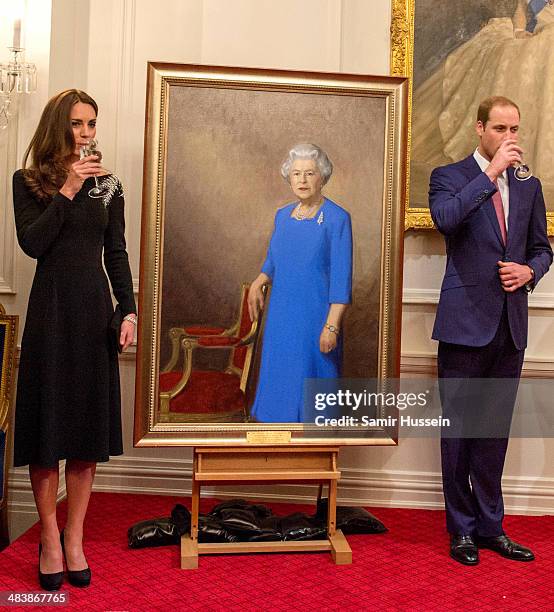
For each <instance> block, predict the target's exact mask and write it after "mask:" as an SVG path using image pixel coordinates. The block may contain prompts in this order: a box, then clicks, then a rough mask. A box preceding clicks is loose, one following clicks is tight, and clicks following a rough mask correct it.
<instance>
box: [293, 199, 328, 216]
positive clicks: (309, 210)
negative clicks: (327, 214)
mask: <svg viewBox="0 0 554 612" xmlns="http://www.w3.org/2000/svg"><path fill="white" fill-rule="evenodd" d="M322 204H323V198H322V199H321V200H320V202H319V204H318V205H317V206H315V207H312V206H307V207H306V209H305V211H302V206H303V205H302V202H298V205H297V206H296V208H295V209H294V212H293V213H292V216H293V217H294V218H295V219H296V220H297V221H304V220H305V219H311V218H313V217H315V215H316V213H317V211H318V209H319V207H320V206H321V205H322Z"/></svg>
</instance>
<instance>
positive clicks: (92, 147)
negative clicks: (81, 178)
mask: <svg viewBox="0 0 554 612" xmlns="http://www.w3.org/2000/svg"><path fill="white" fill-rule="evenodd" d="M97 146H98V141H97V140H94V138H93V139H91V140H89V141H88V143H87V144H86V145H83V146H82V147H81V148H80V149H79V152H80V157H81V159H83V157H87V156H88V155H95V156H96V157H97V158H98V161H99V162H100V161H102V152H101V151H99V150H98V149H97V148H96V147H97ZM94 184H95V186H94V187H93V188H92V189H90V190H89V192H88V194H89V196H90V197H91V198H101V197H102V196H103V195H104V194H105V193H106V188H105V187H103V186H102V185H100V184H99V183H98V177H97V176H95V177H94Z"/></svg>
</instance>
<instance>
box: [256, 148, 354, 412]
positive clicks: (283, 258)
mask: <svg viewBox="0 0 554 612" xmlns="http://www.w3.org/2000/svg"><path fill="white" fill-rule="evenodd" d="M332 172H333V164H332V163H331V161H330V160H329V158H328V157H327V154H326V153H325V151H323V150H322V149H320V148H319V147H317V146H316V145H313V144H298V145H296V146H294V147H293V148H292V149H291V151H290V152H289V154H288V157H287V159H286V160H285V161H284V163H283V165H282V167H281V175H282V176H283V178H284V179H285V180H286V181H287V182H288V183H289V184H290V186H291V189H292V191H293V193H294V195H295V196H296V198H297V200H296V201H294V202H292V203H291V204H287V205H286V206H284V207H283V208H280V209H279V210H278V211H277V214H276V215H275V227H274V230H273V235H272V237H271V241H270V243H269V248H268V250H267V257H266V260H265V262H264V264H263V266H262V271H261V274H260V275H259V276H258V277H257V278H256V279H255V280H254V281H253V282H252V284H251V287H250V292H249V298H248V307H249V310H250V317H251V318H252V319H253V320H254V319H256V318H257V317H258V314H259V312H260V309H261V308H262V307H263V295H262V287H263V285H265V284H268V283H271V284H272V288H271V297H270V300H269V305H268V312H267V319H266V324H265V331H264V337H263V348H262V359H261V365H260V375H259V381H258V387H257V390H256V397H255V400H254V404H253V406H252V410H251V416H252V418H253V419H254V420H256V421H258V422H261V423H299V422H302V420H303V418H302V416H303V392H304V380H305V379H306V378H338V377H339V376H340V373H341V361H342V337H341V323H342V319H343V315H344V312H345V310H346V308H347V305H348V304H350V302H351V293H352V227H351V222H350V215H349V214H348V212H347V211H346V210H344V209H343V208H341V207H340V206H339V205H338V204H335V203H334V202H332V201H331V200H329V199H328V198H326V197H324V196H323V195H322V193H321V190H322V188H323V186H324V185H325V184H326V183H327V181H328V180H329V178H330V177H331V174H332Z"/></svg>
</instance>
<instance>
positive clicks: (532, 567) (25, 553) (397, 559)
mask: <svg viewBox="0 0 554 612" xmlns="http://www.w3.org/2000/svg"><path fill="white" fill-rule="evenodd" d="M177 502H181V503H185V505H187V506H188V507H190V503H189V500H186V499H185V500H183V499H182V498H175V497H161V496H148V495H126V494H108V493H95V494H93V496H92V499H91V504H90V510H89V517H88V523H87V533H86V546H85V550H86V553H87V558H88V561H89V563H90V566H91V568H92V572H93V578H92V584H91V586H90V587H89V588H88V589H84V590H81V589H77V588H74V587H71V586H69V585H67V584H65V583H64V587H63V589H64V590H66V591H67V592H68V593H69V597H70V600H69V601H70V603H69V606H67V607H66V608H62V609H68V610H87V611H88V610H118V611H122V610H133V611H134V610H140V611H143V610H160V611H161V610H163V611H164V612H165V611H167V610H171V611H172V612H174V611H178V610H179V611H180V610H199V611H202V612H204V611H209V610H222V611H223V610H241V611H242V610H263V611H270V610H276V611H277V610H278V611H281V610H296V609H299V608H300V609H302V610H303V611H304V610H305V611H310V610H313V611H314V612H315V611H317V612H320V611H323V610H379V611H383V610H443V611H448V610H452V611H454V610H455V611H458V610H464V609H478V610H479V611H480V612H483V611H491V612H492V611H497V610H518V611H521V610H525V611H526V612H531V611H533V610H536V611H541V612H544V611H547V610H554V592H553V589H552V579H553V577H554V517H552V516H525V517H523V516H508V517H506V520H505V528H506V531H507V533H508V534H509V535H511V536H512V537H513V538H514V539H515V540H517V541H519V542H521V543H522V544H526V545H528V546H530V547H531V548H532V549H533V550H534V552H535V555H536V557H537V559H536V561H535V562H532V563H518V562H515V561H509V560H507V559H503V558H502V557H500V556H498V555H497V554H495V553H493V552H492V551H482V553H481V563H480V564H479V565H478V566H477V567H463V566H461V565H459V564H457V563H456V562H455V561H452V560H450V559H449V557H448V552H447V538H446V534H445V532H444V513H443V512H439V511H429V510H405V509H392V508H375V509H373V510H372V511H373V513H374V514H375V515H376V516H377V517H378V518H380V519H381V520H382V521H383V522H384V523H385V525H386V526H387V527H388V528H389V533H385V534H382V535H359V536H348V540H349V542H350V545H351V547H352V551H353V560H354V562H353V564H352V565H350V566H335V565H334V564H333V563H332V561H331V556H330V555H329V554H326V553H302V554H282V555H281V554H279V555H276V554H274V555H241V556H237V555H219V556H209V557H206V556H204V557H200V565H199V569H197V570H181V569H180V568H179V551H178V548H177V547H176V546H175V547H173V546H169V547H162V548H149V549H142V550H130V549H128V548H127V541H126V532H127V528H128V527H129V526H131V525H132V524H134V523H136V522H137V521H139V520H144V519H149V518H154V517H157V516H169V513H170V511H171V509H172V508H173V505H174V504H175V503H177ZM213 505H214V500H203V504H202V508H201V510H202V511H203V512H207V511H208V510H209V509H210V508H211V507H212V506H213ZM268 505H270V506H271V507H272V508H273V509H274V510H275V512H276V513H278V514H288V513H291V512H294V511H298V510H300V511H307V512H310V513H311V512H312V511H313V507H309V506H296V505H294V506H293V505H290V504H286V505H285V504H273V503H272V504H268ZM64 511H65V505H64V504H61V505H60V513H59V515H60V516H62V515H63V513H64ZM61 524H62V525H63V521H62V522H61ZM37 541H38V526H37V525H35V526H34V527H33V528H31V529H30V530H29V531H28V532H27V533H25V534H24V535H23V536H21V537H20V538H19V539H18V540H17V541H15V542H14V543H13V544H12V545H11V546H10V547H8V548H7V549H6V550H5V551H3V552H2V553H0V591H38V585H37V582H36V573H37V565H36V564H37V558H36V557H37ZM6 609H7V608H6ZM12 609H14V608H12ZM17 609H22V608H17ZM25 609H30V608H25ZM50 609H52V608H50ZM54 609H60V608H54Z"/></svg>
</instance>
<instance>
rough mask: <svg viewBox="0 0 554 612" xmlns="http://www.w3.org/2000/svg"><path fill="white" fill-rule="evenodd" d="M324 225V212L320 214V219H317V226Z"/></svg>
mask: <svg viewBox="0 0 554 612" xmlns="http://www.w3.org/2000/svg"><path fill="white" fill-rule="evenodd" d="M322 223H323V211H321V212H320V213H319V217H318V218H317V224H318V225H321V224H322Z"/></svg>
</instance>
